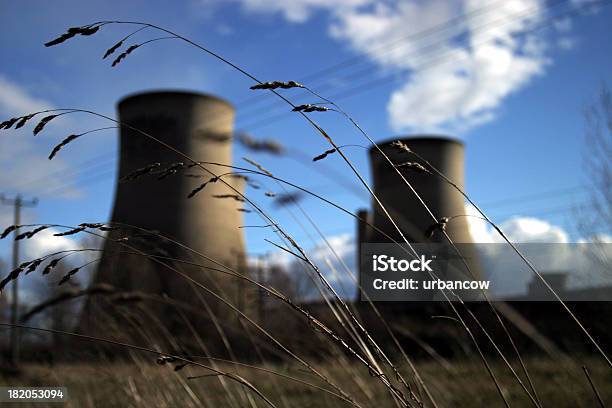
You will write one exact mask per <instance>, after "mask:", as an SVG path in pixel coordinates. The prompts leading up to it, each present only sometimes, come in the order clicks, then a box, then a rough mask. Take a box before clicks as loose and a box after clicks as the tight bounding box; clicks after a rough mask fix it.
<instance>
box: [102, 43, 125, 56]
mask: <svg viewBox="0 0 612 408" xmlns="http://www.w3.org/2000/svg"><path fill="white" fill-rule="evenodd" d="M122 45H123V40H121V41H119V42H118V43H117V44H115V45H113V46H112V47H110V48H109V49H108V50H106V52H105V53H104V56H103V57H102V59H106V58H107V57H108V56H109V55H112V54H113V53H114V52H115V51H117V48H119V47H121V46H122Z"/></svg>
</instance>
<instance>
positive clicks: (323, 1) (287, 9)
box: [241, 0, 370, 23]
mask: <svg viewBox="0 0 612 408" xmlns="http://www.w3.org/2000/svg"><path fill="white" fill-rule="evenodd" d="M241 2H242V3H243V6H244V8H245V9H246V10H247V11H251V12H257V13H281V14H283V16H284V17H285V18H286V19H287V20H289V21H291V22H294V23H303V22H304V21H306V20H307V19H308V18H309V17H310V16H311V14H312V13H313V12H314V11H315V10H317V9H328V10H332V11H335V12H340V11H341V10H350V9H351V8H354V7H358V6H361V5H363V4H366V3H369V2H370V0H288V1H277V0H241Z"/></svg>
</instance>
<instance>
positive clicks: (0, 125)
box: [0, 118, 19, 129]
mask: <svg viewBox="0 0 612 408" xmlns="http://www.w3.org/2000/svg"><path fill="white" fill-rule="evenodd" d="M18 120H19V118H10V119H7V120H5V121H4V122H2V123H0V129H10V128H11V127H12V126H13V125H14V124H15V122H17V121H18Z"/></svg>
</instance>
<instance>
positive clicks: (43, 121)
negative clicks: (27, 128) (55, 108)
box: [34, 114, 59, 136]
mask: <svg viewBox="0 0 612 408" xmlns="http://www.w3.org/2000/svg"><path fill="white" fill-rule="evenodd" d="M58 116H59V115H58V114H56V115H49V116H45V117H44V118H42V119H41V120H40V122H38V124H37V125H36V127H35V128H34V136H36V135H37V134H39V133H40V132H42V130H43V129H44V128H45V126H46V125H47V123H49V122H51V121H52V120H53V119H55V118H56V117H58Z"/></svg>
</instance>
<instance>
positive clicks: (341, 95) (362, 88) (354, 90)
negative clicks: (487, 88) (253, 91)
mask: <svg viewBox="0 0 612 408" xmlns="http://www.w3.org/2000/svg"><path fill="white" fill-rule="evenodd" d="M609 4H610V1H605V2H602V3H601V4H600V5H601V6H608V5H609ZM586 7H587V6H586V5H585V6H577V7H572V8H570V10H569V11H567V12H566V13H561V14H560V15H557V16H555V19H559V18H561V17H568V16H571V15H576V14H579V13H581V12H582V11H583V9H584V8H586ZM515 18H516V17H515ZM554 21H556V20H549V21H547V22H546V23H541V24H538V25H535V26H534V27H533V28H532V29H530V30H524V31H522V32H521V33H522V34H526V33H530V32H535V31H537V30H541V29H543V28H546V27H548V26H550V25H551V24H553V23H554ZM510 22H511V20H510V21H508V22H507V23H510ZM484 43H486V42H485V41H482V42H480V43H478V44H484ZM451 54H454V52H447V53H442V54H441V55H439V56H438V57H436V58H434V59H432V60H429V61H425V63H423V64H421V65H419V66H417V67H416V68H415V67H412V68H411V69H412V70H415V69H422V68H429V67H430V66H435V65H438V64H439V63H446V62H448V60H446V61H445V59H446V57H448V56H449V55H451ZM370 75H371V70H365V71H362V72H360V73H359V74H358V75H355V76H354V77H353V78H349V79H354V78H357V77H367V76H370ZM396 79H397V74H396V73H395V72H394V73H391V74H389V75H386V76H382V77H380V78H378V79H375V80H373V81H369V82H366V83H364V84H362V85H359V86H355V87H350V88H347V89H345V90H343V91H341V92H338V93H336V94H334V95H332V96H330V97H329V99H331V100H334V101H337V100H340V99H345V98H348V97H352V96H355V95H358V94H360V93H363V92H366V91H369V90H372V89H374V88H376V87H379V86H381V85H384V84H386V83H389V82H393V81H395V80H396ZM269 110H270V109H268V111H269ZM276 110H277V111H279V112H280V110H278V109H276ZM286 117H288V116H287V115H286V112H280V113H279V114H276V115H274V116H270V117H268V118H262V119H261V120H257V121H255V122H252V123H249V124H248V125H245V126H243V127H244V128H246V129H249V130H253V129H260V128H263V127H265V126H268V125H270V124H272V123H274V122H275V121H278V120H280V119H284V118H286Z"/></svg>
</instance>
